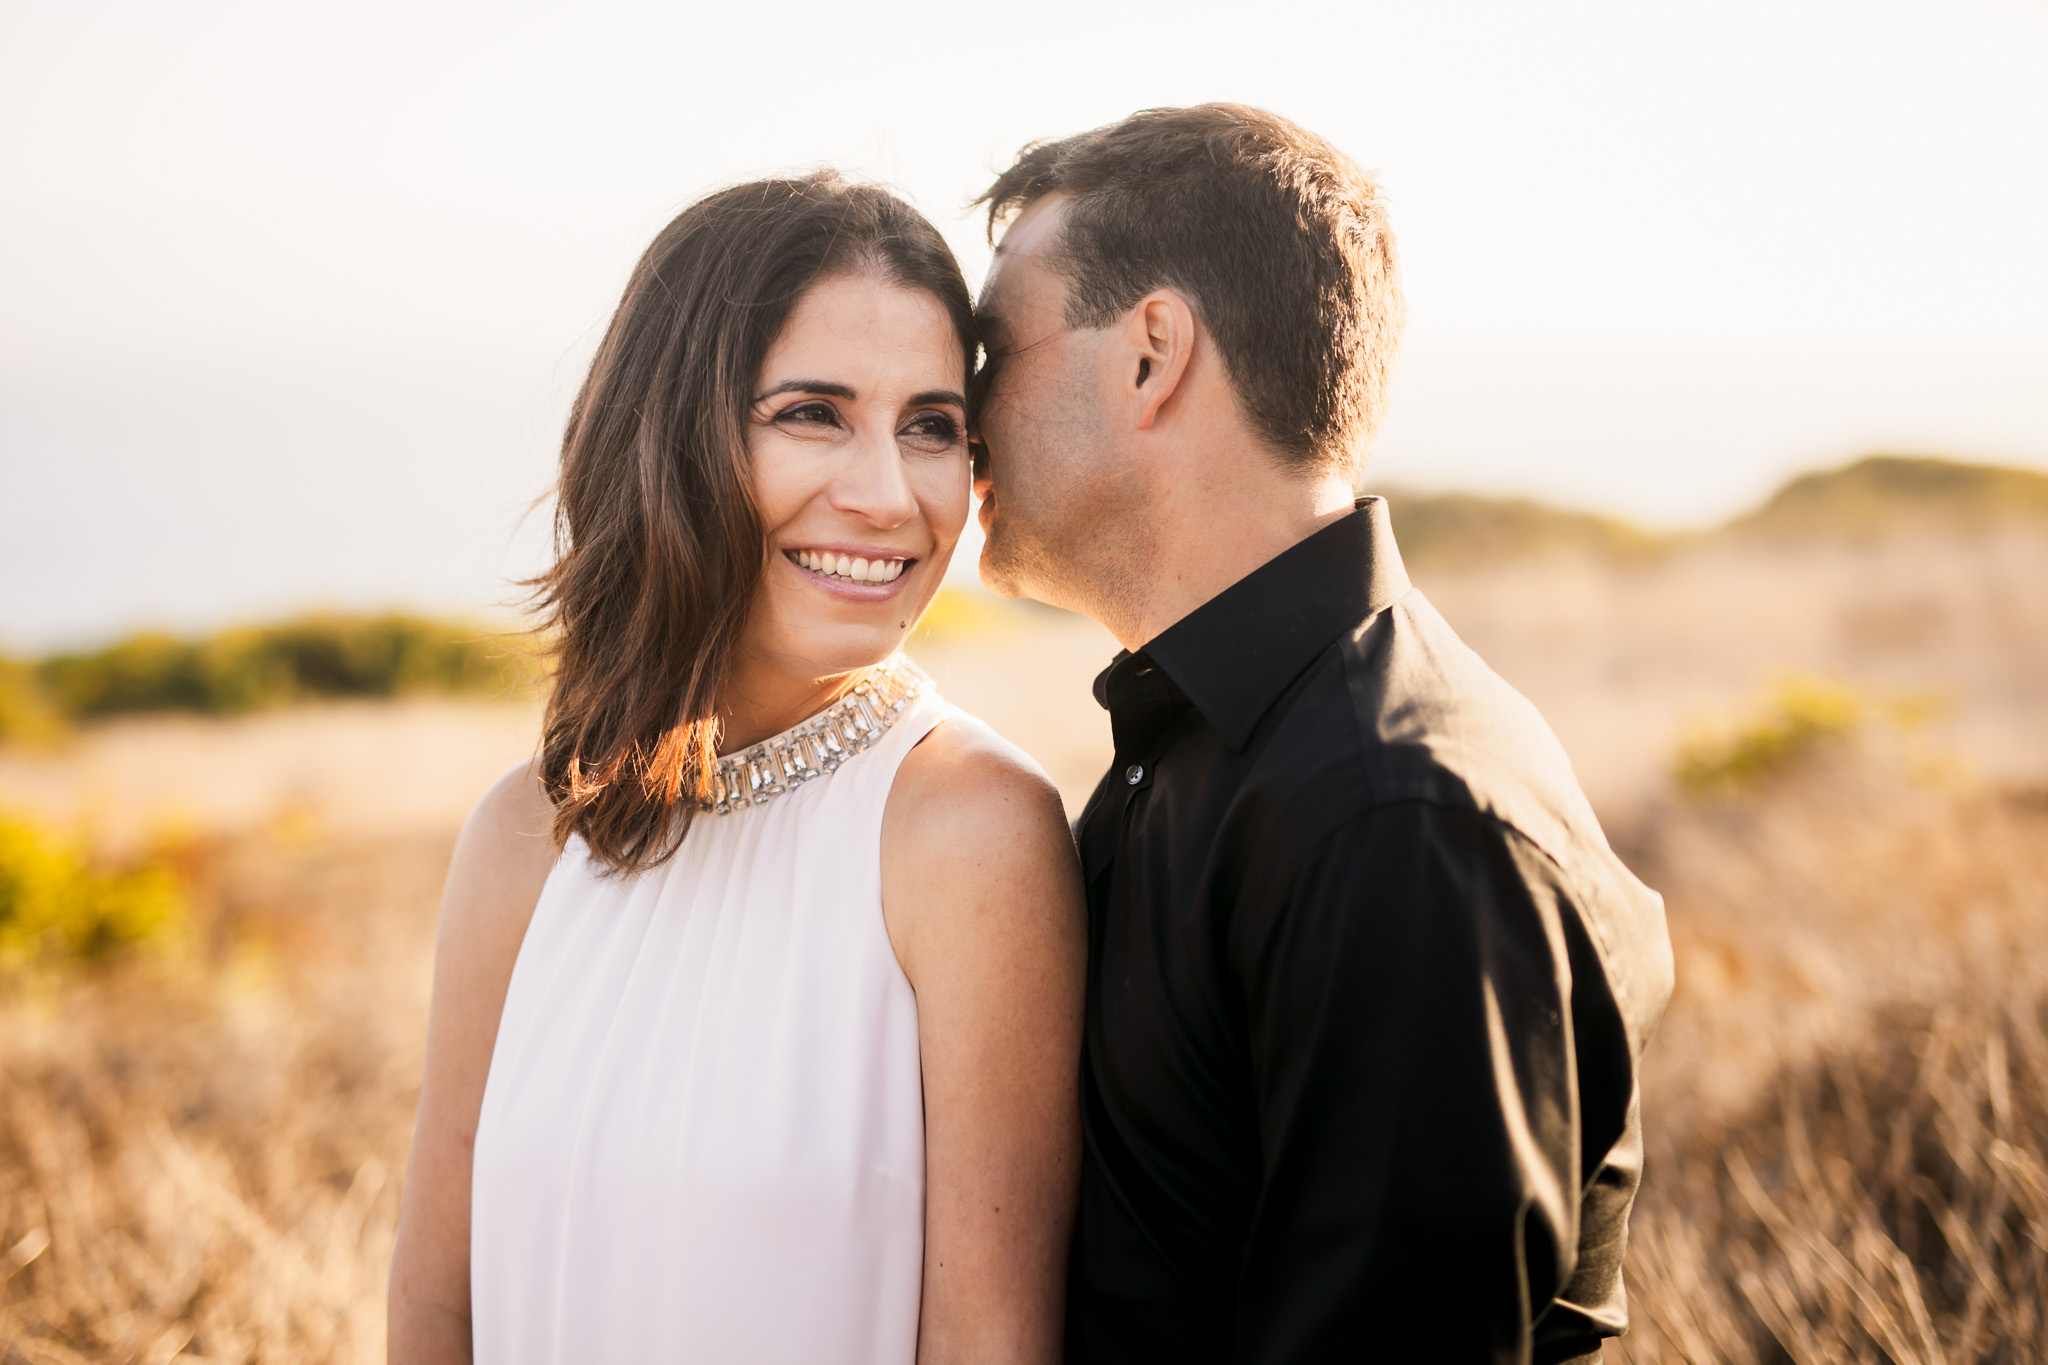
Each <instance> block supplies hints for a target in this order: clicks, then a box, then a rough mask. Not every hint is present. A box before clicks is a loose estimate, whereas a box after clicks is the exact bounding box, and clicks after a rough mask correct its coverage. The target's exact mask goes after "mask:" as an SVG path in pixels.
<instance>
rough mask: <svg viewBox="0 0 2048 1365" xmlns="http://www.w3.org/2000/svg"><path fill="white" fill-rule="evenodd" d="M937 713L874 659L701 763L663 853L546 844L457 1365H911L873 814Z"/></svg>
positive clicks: (909, 681) (475, 1230) (899, 1044)
mask: <svg viewBox="0 0 2048 1365" xmlns="http://www.w3.org/2000/svg"><path fill="white" fill-rule="evenodd" d="M957 714H959V713H958V712H955V711H953V710H952V708H950V707H948V706H947V705H946V703H945V702H944V701H942V700H941V699H940V698H939V696H938V695H937V693H936V691H935V690H934V689H933V688H932V687H931V685H930V680H929V679H927V678H925V677H924V676H923V675H922V674H921V673H919V672H918V671H917V670H916V669H915V667H914V666H912V665H910V664H909V663H908V662H907V661H905V660H903V659H902V658H901V657H900V656H898V658H896V659H893V660H891V661H890V662H889V663H888V664H886V665H884V666H883V668H882V669H881V670H880V671H879V672H878V673H877V674H876V675H875V676H874V679H873V681H872V683H871V684H868V685H865V686H864V688H863V690H862V691H860V692H858V693H856V694H854V695H853V696H851V697H849V698H848V699H847V700H845V701H842V702H840V703H836V704H835V705H834V706H832V707H829V708H827V709H826V711H824V712H821V713H819V715H818V716H816V717H813V718H812V719H811V720H810V721H807V722H805V724H804V725H802V726H798V727H797V728H796V729H795V730H792V731H789V732H788V733H786V734H785V735H781V736H777V737H776V738H775V739H772V740H769V741H767V742H766V743H764V744H761V745H757V746H755V747H754V748H752V749H749V750H746V751H745V752H744V753H743V754H740V755H735V756H733V757H732V758H728V759H726V760H724V761H722V762H721V764H720V774H721V781H720V785H719V788H718V790H717V792H716V793H715V794H716V796H717V798H718V806H719V809H718V810H717V811H716V812H712V811H707V812H705V813H703V814H701V815H699V816H698V817H697V819H696V821H695V823H694V824H693V825H692V827H691V829H690V832H689V835H688V836H687V837H686V838H685V840H684V841H683V845H682V847H681V848H680V849H679V850H678V851H677V853H676V855H675V857H673V858H672V859H670V860H669V861H668V862H667V863H664V864H663V865H662V866H660V867H658V868H655V869H653V870H652V871H649V872H643V873H638V874H634V875H630V876H623V877H622V876H607V875H601V874H600V873H599V872H598V871H597V869H596V867H595V866H594V865H593V864H592V862H591V861H590V859H589V856H588V852H587V850H586V848H585V847H584V845H583V844H582V842H581V841H580V840H575V839H572V840H571V841H570V843H569V846H568V847H567V848H566V849H565V850H564V852H563V853H562V856H561V858H560V859H559V860H558V861H557V862H556V864H555V867H554V870H553V872H552V873H551V874H550V875H549V877H548V881H547V885H546V887H545V889H544V890H543V891H542V892H541V896H540V901H539V903H538V905H537V906H536V907H535V909H534V913H533V921H532V924H531V926H530V927H529V928H528V929H527V931H526V939H525V941H524V943H523V944H522V945H521V947H520V950H519V958H518V962H517V965H516V966H515V967H514V969H513V972H512V980H511V986H510V990H509V992H508V993H507V995H506V997H505V1011H504V1016H503V1018H502V1020H501V1022H500V1023H499V1025H498V1037H497V1043H496V1046H495V1048H494V1050H493V1052H492V1054H491V1068H490V1077H489V1080H488V1082H487V1083H486V1086H485V1089H484V1099H483V1111H482V1115H481V1119H480V1122H479V1126H478V1130H477V1139H476V1152H475V1173H474V1177H473V1180H472V1184H471V1199H472V1214H471V1220H470V1282H471V1317H472V1324H473V1330H474V1340H475V1351H476V1354H475V1358H476V1360H477V1361H478V1362H479V1365H529V1363H537V1362H549V1363H550V1365H608V1363H610V1362H616V1363H617V1365H628V1362H630V1363H631V1365H662V1363H665V1362H673V1361H707V1362H709V1361H715V1362H721V1365H746V1363H747V1362H779V1363H784V1365H833V1363H834V1362H845V1365H855V1363H856V1362H858V1363H859V1365H912V1362H914V1361H915V1359H916V1355H917V1321H918V1304H919V1299H920V1293H921V1287H922V1279H923V1268H924V1101H923V1087H922V1079H921V1073H920V1070H919V1065H918V1046H917V1001H916V998H915V997H914V996H913V995H912V994H911V989H910V983H909V981H908V980H906V979H905V978H904V975H903V971H902V968H901V967H899V966H898V965H897V961H896V955H895V953H894V952H893V951H892V950H891V948H890V946H889V940H888V936H887V935H886V933H885V932H884V930H883V925H882V899H881V827H882V808H883V805H884V803H885V802H886V801H887V799H888V796H889V789H890V786H891V784H892V783H893V782H894V781H895V777H896V770H897V768H898V766H899V765H900V764H901V763H902V761H903V758H904V755H905V754H907V753H909V751H910V749H911V747H912V746H913V745H915V744H916V743H917V742H918V741H919V740H920V739H922V738H924V736H925V735H926V734H927V733H928V732H929V731H930V730H931V729H932V727H933V726H935V725H937V724H938V723H939V722H940V721H941V720H944V719H946V718H947V717H948V716H950V715H957ZM833 769H836V770H833ZM828 770H829V771H828Z"/></svg>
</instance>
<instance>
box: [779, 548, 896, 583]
mask: <svg viewBox="0 0 2048 1365" xmlns="http://www.w3.org/2000/svg"><path fill="white" fill-rule="evenodd" d="M789 557H790V558H791V559H794V560H795V561H796V562H797V563H799V564H801V565H803V566H804V567H805V568H806V569H809V570H810V571H811V572H812V573H821V574H823V575H825V576H826V577H827V578H836V579H838V580H840V581H841V582H842V583H894V582H895V581H896V580H897V579H898V578H900V577H902V576H903V566H904V565H905V564H907V563H908V562H909V561H908V560H902V559H861V558H859V557H858V556H855V555H836V554H831V553H828V552H827V551H824V550H791V551H790V552H789Z"/></svg>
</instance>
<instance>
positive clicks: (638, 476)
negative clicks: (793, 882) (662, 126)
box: [533, 172, 976, 871]
mask: <svg viewBox="0 0 2048 1365" xmlns="http://www.w3.org/2000/svg"><path fill="white" fill-rule="evenodd" d="M857 270H875V271H878V272H880V273H881V274H882V275H883V276H884V277H886V278H888V279H891V280H893V281H894V282H896V283H898V284H901V285H903V286H904V287H906V288H910V289H917V290H922V291H924V292H926V293H929V294H930V295H932V296H933V297H934V298H936V299H937V300H938V301H939V303H940V304H942V305H943V306H944V307H945V309H946V311H947V313H948V315H949V316H950V317H951V318H952V321H953V325H954V328H955V330H956V331H957V332H958V333H959V337H960V345H961V348H962V352H963V355H964V356H965V357H966V359H967V361H968V362H969V363H971V362H972V358H973V356H974V352H975V345H976V342H975V329H974V308H973V303H972V301H971V300H970V299H969V297H968V293H967V285H966V282H965V281H964V280H963V279H962V278H961V274H960V266H959V264H958V263H957V262H956V261H955V260H954V258H953V253H952V251H951V250H950V249H948V247H947V246H946V243H945V240H944V239H943V238H942V237H940V236H939V233H938V231H937V229H935V228H934V227H932V225H931V224H930V223H929V222H927V221H926V220H925V219H924V217H923V216H922V215H920V214H919V213H918V212H917V211H916V210H915V209H913V208H911V207H910V206H909V205H908V204H906V203H904V202H903V201H902V200H901V199H898V198H897V197H896V196H895V195H893V194H890V193H889V192H888V191H886V190H884V189H881V188H879V187H877V186H873V185H861V184H854V183H849V182H848V181H846V180H844V179H842V178H840V177H839V176H837V175H834V174H831V173H829V172H823V173H819V174H816V175H811V176H806V177H803V178H800V179H788V180H760V181H755V182H752V183H750V184H745V185H737V186H734V187H733V188H731V189H727V190H721V191H719V192H718V193H716V194H713V195H711V196H709V197H708V198H705V199H701V200H699V201H698V202H697V203H695V204H692V205H691V206H690V207H689V208H687V209H684V210H683V211H682V213H680V214H678V215H677V216H676V219H675V221H674V222H672V223H670V224H669V225H668V226H667V227H666V228H663V229H662V231H661V235H660V236H658V237H656V238H655V239H654V242H653V244H652V245H651V246H649V247H648V248H647V251H646V254H644V255H643V256H642V257H641V258H640V262H639V264H638V265H636V266H635V267H634V269H633V276H632V278H631V279H630V280H629V281H628V282H627V284H626V293H625V297H624V298H623V299H621V300H620V302H619V308H618V311H617V312H616V313H615V314H613V316H612V321H611V325H610V327H609V328H607V329H606V331H605V336H604V341H603V342H602V344H600V345H599V347H598V350H597V358H596V359H595V360H594V361H592V362H591V366H590V374H589V377H588V378H586V379H585V380H584V381H583V387H582V389H581V390H580V391H579V392H578V393H577V395H576V402H575V404H574V406H573V407H572V408H571V409H570V411H569V425H568V429H567V430H566V431H565V432H564V434H563V437H562V471H561V481H560V483H559V485H558V486H557V489H556V498H557V503H556V509H555V562H554V564H553V566H552V567H551V568H549V569H548V570H547V572H546V573H544V574H542V575H541V576H540V577H539V578H537V579H535V580H534V582H533V587H534V588H535V598H536V602H537V605H538V606H539V608H540V612H541V616H542V621H543V625H544V627H546V628H550V629H551V630H552V634H553V636H554V652H555V675H554V689H553V692H552V694H551V695H550V697H549V699H548V707H547V715H546V719H545V721H544V722H543V726H542V734H541V748H540V769H541V779H542V782H543V784H544V786H545V787H546V790H547V793H548V796H549V798H550V799H551V800H552V801H553V802H554V804H555V826H554V833H555V838H556V840H557V841H558V842H561V841H566V840H567V839H568V837H569V836H570V835H571V834H580V835H582V836H583V839H584V841H585V842H586V843H587V844H588V845H589V846H590V851H591V853H592V854H593V855H594V857H595V858H596V859H597V860H598V861H599V862H601V863H603V864H606V865H608V866H610V867H611V868H613V869H616V870H619V871H634V870H638V869H643V868H648V867H653V866H656V865H658V864H659V863H661V862H663V861H664V860H666V859H667V858H668V857H669V856H670V855H672V854H673V853H674V852H675V850H676V848H677V847H678V845H680V844H681V842H682V839H683V836H684V834H685V833H687V832H688V830H689V827H690V822H691V820H692V819H693V818H694V817H695V815H696V814H697V810H698V802H699V801H700V800H701V799H702V795H703V794H704V793H705V792H706V791H708V790H709V782H710V778H711V775H712V773H713V771H714V769H715V767H716V764H717V748H718V740H719V731H718V718H717V711H716V708H717V700H718V696H719V691H720V688H721V686H722V684H723V683H724V682H725V679H726V676H727V673H728V672H729V671H730V669H731V668H732V666H733V661H734V659H735V657H736V655H737V652H738V649H739V644H740V636H741V632H742V631H743V630H744V629H745V626H746V622H747V616H748V609H749V607H750V606H751V605H752V602H753V597H754V591H755V587H756V585H757V583H758V582H759V579H760V576H761V568H762V563H763V558H764V556H765V554H766V544H765V532H764V530H763V528H762V525H761V518H760V513H759V511H758V510H757V509H756V507H755V505H754V496H753V479H752V469H751V465H750V462H749V460H748V456H747V423H748V413H749V409H750V407H751V405H752V394H753V387H754V384H755V383H756V381H757V380H758V379H759V377H760V372H761V366H762V364H763V363H764V362H765V360H766V359H767V355H768V351H769V348H770V347H771V346H772V345H773V344H774V342H775V339H776V337H777V336H778V335H779V334H780V332H781V330H782V327H783V324H784V323H785V322H786V321H787V320H788V318H789V315H790V312H791V310H792V309H794V308H795V306H796V304H797V301H798V299H800V298H801V297H802V296H803V294H804V292H805V291H806V290H807V289H809V288H810V287H811V286H812V285H814V284H816V283H818V282H820V281H821V280H824V279H826V278H828V277H833V276H838V275H843V274H846V273H849V272H852V271H857ZM964 378H965V376H963V379H964Z"/></svg>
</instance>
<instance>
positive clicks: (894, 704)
mask: <svg viewBox="0 0 2048 1365" xmlns="http://www.w3.org/2000/svg"><path fill="white" fill-rule="evenodd" d="M931 686H932V680H931V679H930V678H929V677H927V676H925V672H924V670H923V669H921V668H919V667H918V666H917V665H916V664H914V663H912V662H910V660H908V659H906V658H904V657H903V656H902V655H901V654H896V655H892V656H890V657H889V658H888V659H886V660H884V661H883V662H882V663H880V664H877V665H876V666H875V667H874V668H873V669H872V670H870V671H869V673H868V675H867V676H866V677H865V678H862V679H861V680H860V682H858V683H856V684H855V685H854V688H853V690H852V691H851V692H848V693H847V694H846V695H845V696H843V697H841V698H840V699H839V700H838V701H835V702H833V703H832V704H831V705H830V706H828V707H826V708H825V709H824V710H822V711H820V712H818V713H817V714H816V715H814V716H812V717H811V718H810V719H809V720H806V721H802V722H800V723H799V724H796V725H793V726H791V727H790V728H789V729H787V730H784V731H783V732H782V733H781V734H779V735H774V736H771V737H770V738H768V739H764V740H762V741H761V742H760V743H759V744H751V745H748V746H747V747H746V748H744V749H741V750H740V751H739V752H738V753H735V754H726V755H723V756H721V757H720V758H719V760H718V770H717V771H716V772H715V773H714V774H713V775H712V778H711V794H710V796H709V798H707V799H706V800H705V801H704V803H703V806H704V809H705V810H707V811H711V812H713V813H714V814H718V815H731V814H732V813H733V812H734V811H742V810H747V809H748V808H750V807H753V806H765V805H767V804H768V803H769V802H770V801H773V800H774V799H775V798H776V797H778V796H781V795H783V794H784V793H785V792H790V791H794V790H795V789H796V788H798V787H801V786H802V785H803V784H804V783H806V782H815V781H817V780H818V779H819V778H821V777H827V776H830V775H831V774H833V773H835V772H837V771H839V765H840V764H842V763H844V762H846V760H847V759H849V758H852V757H853V756H854V755H855V754H857V753H860V752H862V751H863V750H865V749H867V748H869V747H870V746H872V745H873V744H874V742H875V741H876V740H878V739H880V738H881V737H882V736H883V735H885V734H887V733H888V732H889V727H890V726H892V725H894V724H895V723H896V722H897V720H899V719H900V718H901V717H902V715H903V713H904V712H905V711H906V710H908V709H909V707H910V703H912V702H913V701H916V700H917V699H918V698H919V697H920V696H922V695H924V693H925V691H926V690H927V689H929V688H930V687H931Z"/></svg>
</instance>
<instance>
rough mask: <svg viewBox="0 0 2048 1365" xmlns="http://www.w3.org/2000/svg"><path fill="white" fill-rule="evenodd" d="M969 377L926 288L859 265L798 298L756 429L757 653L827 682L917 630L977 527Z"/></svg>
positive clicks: (881, 655) (753, 644)
mask: <svg viewBox="0 0 2048 1365" xmlns="http://www.w3.org/2000/svg"><path fill="white" fill-rule="evenodd" d="M966 373H967V358H966V356H965V355H963V354H962V353H961V350H960V341H959V338H958V337H957V336H956V335H955V334H954V331H953V324H952V322H951V320H950V319H949V318H948V317H947V314H946V310H945V308H944V307H943V306H941V305H940V303H939V301H938V300H937V299H934V298H933V297H932V296H931V295H929V294H926V293H924V292H923V291H921V290H913V289H906V288H904V287H903V286H901V285H898V284H894V283H891V282H890V281H888V280H887V279H885V278H884V277H882V276H881V275H879V274H876V273H873V272H869V271H862V272H860V273H857V274H851V275H840V276H835V277H833V278H831V279H827V280H824V281H821V282H820V283H818V284H816V285H814V286H812V287H811V289H810V291H809V292H808V293H806V294H805V295H804V296H803V298H802V299H801V300H800V301H799V302H798V303H797V306H796V309H795V311H794V312H792V313H791V314H790V317H789V321H788V323H787V325H785V326H784V328H783V329H782V335H781V336H780V337H778V338H777V339H776V342H775V345H774V347H773V348H772V349H771V350H770V351H769V352H768V358H767V360H766V361H765V362H763V364H762V366H761V377H760V381H759V383H757V384H756V385H755V387H754V401H753V405H752V410H751V413H750V415H749V422H748V427H747V449H748V452H749V454H750V455H751V456H752V458H753V466H754V497H755V499H756V501H757V503H758V504H759V506H760V509H761V520H762V523H763V525H764V526H765V527H766V528H767V532H768V562H767V564H766V566H765V567H764V570H763V574H762V579H761V590H760V593H759V595H758V596H757V597H756V599H755V602H754V608H753V612H752V615H751V617H750V619H749V621H748V626H747V646H748V649H749V651H750V652H751V653H752V654H754V655H755V656H756V657H757V658H761V659H763V660H764V661H769V662H773V663H775V664H777V665H780V666H785V667H787V668H789V669H790V670H791V671H792V673H800V674H801V675H802V676H804V677H807V678H825V677H830V676H833V675H836V674H840V673H845V672H848V671H850V670H852V669H856V668H865V667H867V666H868V665H870V664H875V663H879V662H881V661H882V660H883V659H886V658H887V657H889V655H890V654H892V653H894V652H895V650H896V648H897V647H898V646H899V645H900V644H901V643H902V642H903V637H904V636H905V635H907V634H908V633H909V631H910V628H911V627H912V626H914V625H916V624H917V618H918V617H919V615H921V614H922V613H923V611H924V609H925V607H926V605H927V604H928V603H930V601H931V599H932V594H933V593H935V592H937V591H938V588H939V581H940V579H941V578H943V577H944V576H945V572H946V564H947V562H948V561H949V560H950V559H951V558H952V556H953V545H954V543H955V542H956V541H957V540H958V539H959V538H960V528H961V526H962V525H964V524H965V522H966V520H967V502H968V484H969V470H968V457H967V414H966V410H965V398H964V395H963V394H962V392H961V386H962V383H963V380H964V378H965V376H966Z"/></svg>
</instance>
